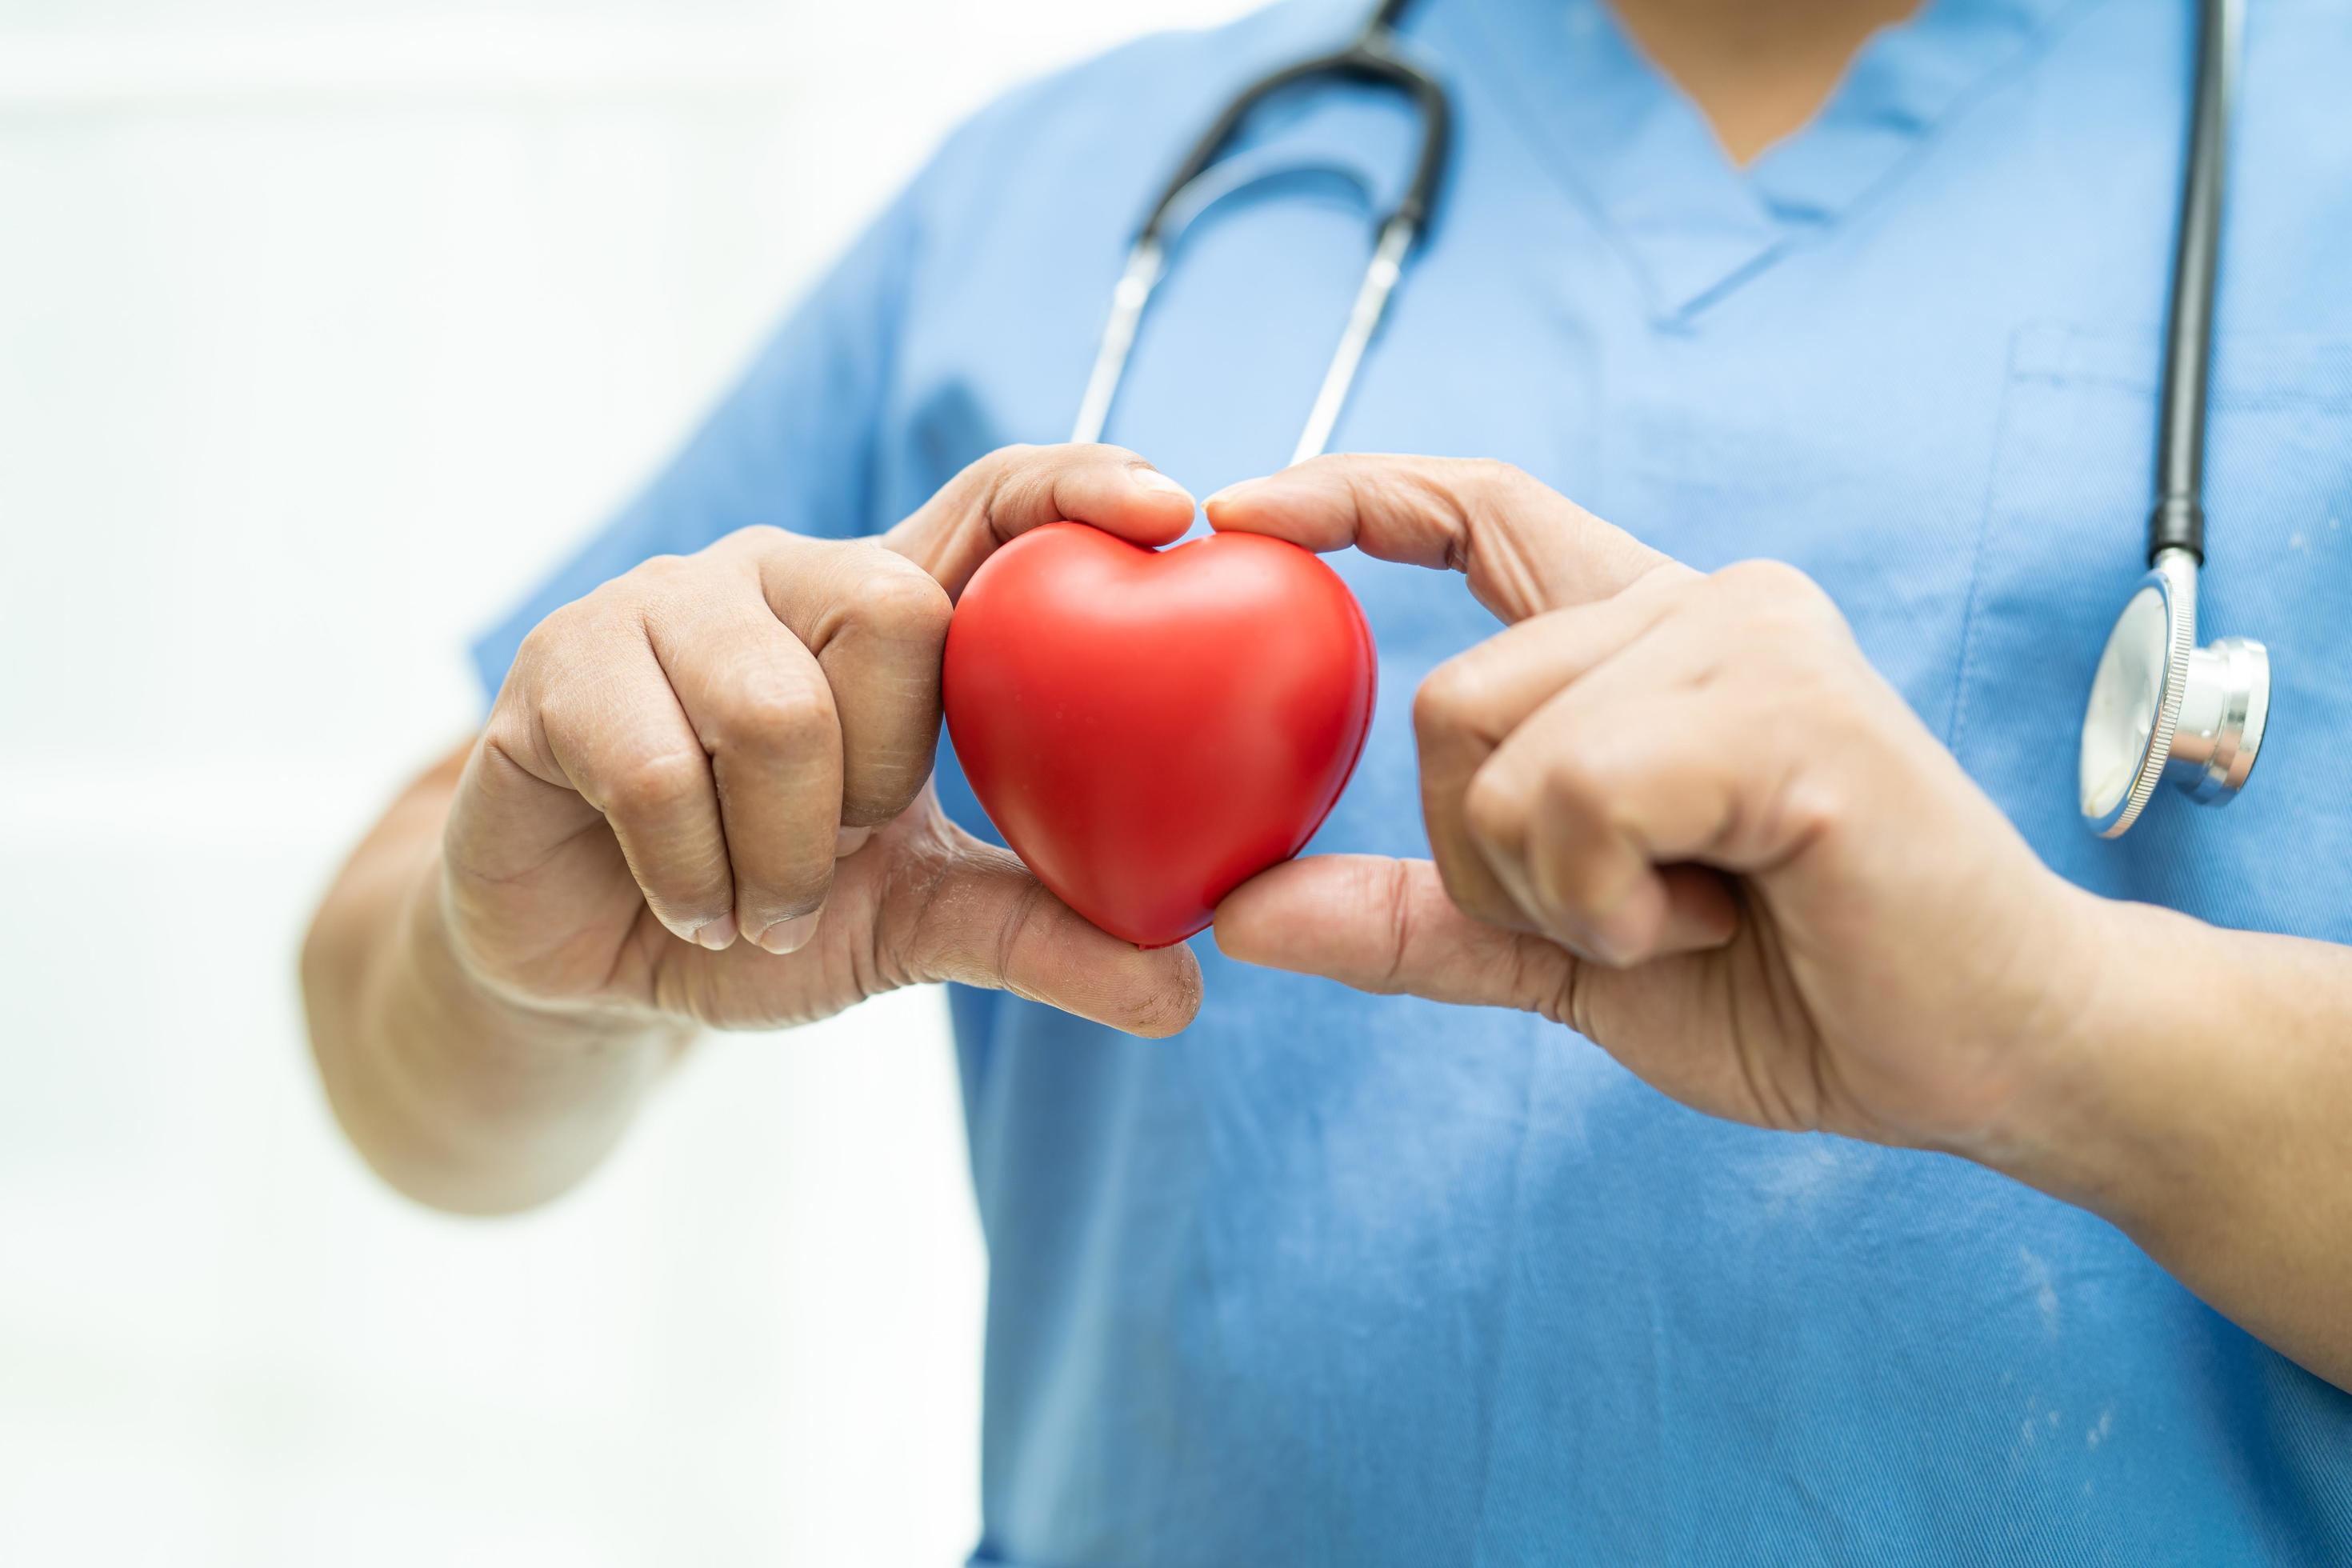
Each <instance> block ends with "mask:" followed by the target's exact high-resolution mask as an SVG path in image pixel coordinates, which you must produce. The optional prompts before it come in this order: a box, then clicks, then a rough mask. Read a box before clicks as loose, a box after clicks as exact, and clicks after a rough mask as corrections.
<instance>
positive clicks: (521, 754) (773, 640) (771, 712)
mask: <svg viewBox="0 0 2352 1568" xmlns="http://www.w3.org/2000/svg"><path fill="white" fill-rule="evenodd" d="M1192 506H1193V503H1192V498H1191V497H1190V496H1189V495H1187V494H1186V493H1185V492H1184V491H1183V489H1181V487H1179V486H1177V485H1176V484H1175V483H1174V482H1173V481H1172V480H1169V479H1163V478H1162V477H1161V476H1160V475H1159V474H1157V473H1156V472H1154V471H1153V470H1152V469H1151V468H1150V467H1149V466H1148V465H1146V464H1145V463H1144V462H1143V460H1142V459H1141V458H1137V457H1135V456H1134V455H1133V454H1131V453H1128V452H1124V451H1121V450H1119V449H1118V448H1117V447H1037V448H1030V447H1013V448H1007V449H1005V450H1003V451H1000V452H997V453H994V454H992V455H991V456H989V457H987V458H982V459H981V460H980V461H979V462H976V463H974V464H972V465H971V467H970V468H966V469H965V470H964V471H963V472H962V473H961V474H960V475H958V476H957V477H956V479H953V480H952V481H950V483H949V484H948V485H947V486H946V487H945V488H944V489H941V490H940V492H939V494H938V495H936V496H934V497H933V498H932V499H931V500H930V501H929V502H928V503H927V504H926V505H925V506H924V507H923V508H922V509H921V510H919V511H917V512H916V513H915V514H914V515H913V516H912V517H910V518H908V520H907V521H904V522H903V523H901V524H899V525H898V527H897V528H896V529H894V530H892V531H890V533H889V534H888V535H887V536H886V537H885V538H884V539H883V540H882V541H880V542H872V541H859V542H831V541H824V540H816V539H808V538H803V537H800V536H798V535H794V534H791V533H787V532H784V531H782V530H778V529H772V528H752V529H746V530H744V531H740V532H739V533H735V534H732V535H730V536H729V537H728V538H726V539H723V540H721V541H719V542H718V543H716V544H713V545H711V546H710V547H709V549H707V550H704V551H702V552H699V553H698V554H695V555H692V556H687V557H676V556H670V557H662V558H659V559H656V560H653V561H648V562H646V563H644V564H643V565H641V566H639V567H637V568H636V569H635V571H632V572H630V573H628V574H625V575H624V576H622V577H620V578H617V579H615V580H614V581H613V582H611V583H608V584H605V585H604V586H603V587H601V588H599V589H597V590H596V591H595V592H594V593H593V594H590V595H588V596H587V597H585V598H583V599H581V600H579V601H577V602H576V603H573V604H572V605H566V606H565V607H564V608H562V609H561V610H558V611H557V612H555V613H554V614H553V615H551V616H549V617H548V618H547V619H546V620H545V621H543V622H542V623H541V625H540V626H538V627H537V628H535V629H534V630H533V631H532V632H531V634H530V637H527V638H525V639H524V642H523V645H522V648H521V651H520V654H519V655H518V656H517V658H516V660H515V663H514V666H513V668H512V669H511V670H510V671H509V674H508V676H507V679H506V683H505V685H504V687H503V689H501V690H500V692H499V698H498V701H497V703H496V705H495V707H494V708H493V710H492V711H491V714H490V718H489V721H488V725H487V726H486V728H485V729H484V731H483V733H482V736H481V738H480V740H479V742H478V743H477V745H476V746H475V749H474V752H473V754H472V756H471V758H470V759H469V761H468V762H467V766H466V769H465V773H464V776H463V778H462V780H461V781H460V783H459V784H458V787H457V797H456V801H455V803H454V805H453V806H452V809H451V811H450V815H449V819H448V826H447V829H446V833H445V834H444V836H443V841H442V855H441V861H440V866H439V868H438V875H439V878H440V879H441V889H440V891H441V901H442V904H443V907H444V909H445V910H446V921H447V923H448V928H449V932H450V939H451V945H452V947H453V948H454V949H455V951H456V952H457V955H458V958H459V959H460V961H461V962H462V963H464V964H465V965H466V966H467V969H469V970H470V971H471V972H473V973H475V975H476V976H477V977H478V978H479V979H481V980H482V981H484V982H485V983H486V984H488V985H489V986H490V987H491V988H492V989H494V990H495V991H497V992H499V993H500V994H504V995H507V996H509V997H510V998H513V999H516V1000H519V1001H522V1002H525V1003H529V1004H532V1005H547V1006H557V1007H564V1008H573V1007H577V1008H583V1009H589V1010H594V1009H620V1010H623V1011H628V1012H638V1013H649V1014H658V1015H664V1016H677V1017H684V1018H690V1019H693V1020H696V1021H698V1022H703V1023H709V1024H716V1025H720V1026H778V1025H785V1024H792V1023H798V1022H803V1021H806V1020H809V1019H814V1018H818V1017H822V1016H826V1015H828V1014H831V1013H835V1012H838V1011H839V1010H840V1009H842V1008H844V1007H845V1006H848V1005H851V1004H852V1003H855V1002H856V1001H859V1000H861V999H863V998H864V997H866V996H868V995H871V994H875V993H877V992H879V991H885V990H889V989H892V988H894V987H897V986H900V985H906V984H913V983H916V982H919V981H930V980H958V981H962V982H965V983H967V984H976V985H986V986H992V987H998V988H1002V989H1005V990H1009V991H1013V992H1014V993H1016V994H1021V995H1024V996H1029V997H1033V998H1035V999H1037V1000H1040V1001H1044V1002H1048V1003H1051V1004H1053V1005H1055V1006H1058V1007H1062V1008H1065V1009H1066V1010H1068V1011H1070V1012H1073V1013H1077V1014H1080V1015H1082V1016H1087V1017H1089V1018H1094V1019H1097V1020H1098V1021H1100V1022H1103V1023H1107V1024H1110V1025H1113V1026H1118V1027H1119V1028H1123V1029H1127V1030H1129V1031H1130V1032H1133V1033H1137V1034H1143V1035H1167V1034H1172V1033H1174V1032H1175V1031H1176V1030H1178V1029H1181V1028H1182V1027H1183V1026H1184V1025H1185V1024H1187V1023H1188V1022H1190V1021H1191V1018H1192V1014H1193V1012H1194V1010H1195V1009H1196V1008H1197V1007H1198V1005H1199V1002H1200V988H1201V983H1200V971H1199V968H1198V965H1197V964H1196V963H1195V962H1194V960H1193V959H1192V954H1191V953H1190V952H1188V951H1187V950H1186V949H1184V948H1181V947H1175V948H1170V949H1167V950H1165V951H1161V952H1139V951H1137V950H1136V949H1135V948H1134V947H1133V946H1131V945H1130V944H1129V943H1127V942H1120V941H1118V940H1117V939H1116V938H1113V937H1111V936H1108V935H1107V934H1105V933H1104V932H1102V931H1098V930H1097V929H1096V928H1095V927H1093V926H1092V925H1089V924H1088V923H1087V921H1084V920H1081V919H1080V918H1079V917H1078V916H1077V915H1076V914H1074V913H1072V912H1071V911H1070V910H1069V909H1068V908H1066V906H1065V905H1063V904H1062V903H1061V901H1060V900H1057V899H1055V897H1054V896H1053V895H1052V894H1050V893H1048V892H1047V891H1045V889H1044V888H1043V887H1042V886H1040V885H1039V884H1038V883H1037V881H1036V880H1035V879H1034V878H1032V877H1031V876H1030V875H1029V873H1028V872H1027V871H1026V870H1025V869H1024V868H1022V866H1021V864H1020V862H1019V861H1018V860H1016V859H1014V858H1013V857H1012V856H1010V855H1008V854H1006V853H1004V852H1003V850H1000V849H996V848H993V847H990V846H986V845H983V844H982V843H981V842H979V841H978V840H977V839H974V838H973V837H971V835H969V834H967V833H965V832H963V831H962V830H961V828H958V827H957V826H954V825H953V824H951V823H950V822H949V821H948V820H947V818H946V816H944V815H943V814H942V813H941V812H940V807H939V805H938V802H937V800H936V798H935V797H934V795H932V793H931V791H930V790H929V787H928V786H927V781H928V779H929V775H930V771H931V760H932V752H933V750H934V747H935V744H936V742H937V737H938V733H939V725H940V652H941V649H942V647H943V646H944V643H945V639H946V637H947V628H948V618H949V615H950V601H951V599H952V597H953V596H954V595H955V594H957V593H958V592H960V591H961V588H962V586H963V584H964V583H965V581H966V580H967V579H969V578H970V576H971V574H972V572H973V571H974V570H976V569H977V568H978V566H979V565H980V563H981V562H982V560H983V559H985V558H986V556H987V555H988V553H989V552H990V551H991V550H992V549H994V548H995V547H996V546H997V545H998V544H1000V543H1002V542H1004V541H1005V540H1007V539H1010V538H1012V537H1013V535H1015V534H1017V533H1020V532H1022V531H1025V530H1027V529H1030V528H1034V527H1035V526H1037V525H1039V524H1041V523H1045V522H1049V521H1055V520H1056V519H1061V518H1068V519H1075V520H1077V521H1085V522H1089V523H1092V524H1094V525H1095V526H1097V527H1098V528H1102V529H1106V530H1108V531H1110V532H1113V533H1117V534H1119V535H1121V536H1122V537H1125V538H1129V539H1133V540H1136V541H1138V542H1144V543H1152V544H1158V543H1165V542H1168V541H1170V540H1172V539H1174V538H1176V537H1177V536H1178V535H1179V534H1181V533H1182V532H1183V531H1184V530H1185V529H1186V527H1188V526H1189V525H1190V523H1191V521H1192Z"/></svg>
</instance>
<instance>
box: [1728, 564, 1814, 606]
mask: <svg viewBox="0 0 2352 1568" xmlns="http://www.w3.org/2000/svg"><path fill="white" fill-rule="evenodd" d="M1715 580H1716V582H1717V584H1718V585H1720V586H1721V587H1723V588H1724V589H1726V590H1727V591H1728V592H1730V593H1731V594H1733V595H1737V596H1738V598H1739V599H1740V600H1742V601H1743V602H1745V603H1748V604H1750V605H1790V606H1798V607H1801V608H1802V609H1804V610H1807V611H1818V610H1819V609H1820V608H1821V607H1822V606H1824V605H1829V603H1830V597H1829V595H1828V594H1827V593H1825V592H1823V591H1822V585H1821V584H1818V583H1816V582H1814V581H1813V580H1812V578H1811V577H1810V576H1808V575H1806V574H1805V573H1803V572H1802V571H1800V570H1799V569H1798V568H1796V567H1794V566H1791V565H1790V564H1789V563H1787V562H1785V561H1769V560H1756V561H1739V562H1735V563H1732V564H1731V565H1729V566H1726V567H1725V568H1723V569H1722V570H1721V571H1719V572H1717V574H1715Z"/></svg>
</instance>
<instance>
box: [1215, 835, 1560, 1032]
mask: <svg viewBox="0 0 2352 1568" xmlns="http://www.w3.org/2000/svg"><path fill="white" fill-rule="evenodd" d="M1216 932H1217V947H1218V949H1219V951H1221V952H1223V953H1224V955H1225V956H1226V957H1227V958H1234V959H1239V960H1240V961H1241V962H1242V963H1256V964H1263V965H1265V967H1266V968H1269V969H1287V970H1292V971H1295V972H1297V973H1302V974H1320V975H1322V976H1324V977H1325V978H1327V979H1330V980H1336V981H1338V982H1339V984H1342V985H1349V986H1353V987H1354V988H1355V989H1356V990H1359V991H1371V992H1377V993H1380V994H1383V995H1394V994H1400V993H1402V994H1411V995H1414V996H1426V997H1428V998H1429V999H1430V1000H1431V1001H1433V1002H1453V1003H1459V1004H1462V1005H1466V1006H1489V1007H1517V1008H1518V1009H1519V1010H1520V1011H1522V1012H1528V1013H1540V1014H1542V1015H1544V1016H1546V1017H1548V1018H1550V1019H1551V1020H1553V1021H1554V1022H1555V1023H1560V1024H1568V1025H1570V1026H1571V1027H1574V1026H1575V1025H1574V1022H1573V1020H1572V1019H1571V1017H1570V1014H1571V1013H1572V1012H1573V1011H1574V1008H1575V1003H1576V1000H1577V998H1576V991H1577V986H1578V984H1579V981H1580V979H1582V978H1583V974H1582V973H1580V970H1582V969H1583V968H1584V966H1583V965H1581V964H1580V962H1579V960H1578V959H1577V958H1576V957H1575V955H1574V954H1572V953H1570V952H1569V951H1568V950H1567V949H1565V948H1563V947H1560V946H1559V945H1558V944H1556V943H1554V942H1549V941H1546V940H1545V939H1544V938H1542V937H1539V936H1531V935H1528V934H1527V933H1525V932H1521V931H1505V930H1503V929H1502V928H1501V927H1499V926H1490V925H1486V924H1485V923H1484V922H1482V921H1474V920H1472V919H1471V918H1470V917H1469V916H1468V915H1465V914H1464V913H1463V912H1462V911H1461V910H1459V909H1457V908H1455V907H1454V900H1452V899H1449V898H1447V897H1446V895H1445V884H1444V882H1443V881H1441V880H1440V879H1439V878H1438V875H1437V868H1436V867H1435V866H1434V865H1433V864H1431V863H1430V862H1429V861H1427V860H1391V859H1388V858H1385V857H1382V856H1378V855H1316V856H1310V857H1308V858H1306V859H1304V860H1290V861H1286V862H1285V863H1283V864H1282V865H1279V866H1276V867H1275V868H1273V869H1272V870H1269V871H1264V872H1261V873H1259V874H1258V875H1257V876H1255V877H1253V878H1251V879H1249V880H1248V881H1246V882H1244V883H1243V884H1242V885H1241V886H1240V887H1239V888H1236V889H1234V891H1233V892H1232V893H1230V894H1228V895H1227V896H1226V898H1225V901H1224V902H1223V903H1222V904H1219V905H1218V906H1217V924H1216Z"/></svg>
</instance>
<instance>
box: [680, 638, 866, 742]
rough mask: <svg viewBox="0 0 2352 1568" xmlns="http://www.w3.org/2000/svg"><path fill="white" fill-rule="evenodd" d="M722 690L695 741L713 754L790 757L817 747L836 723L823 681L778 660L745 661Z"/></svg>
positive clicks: (830, 700) (827, 736) (831, 731)
mask: <svg viewBox="0 0 2352 1568" xmlns="http://www.w3.org/2000/svg"><path fill="white" fill-rule="evenodd" d="M723 691H724V695H723V696H722V697H721V698H720V700H719V701H718V702H716V703H714V704H713V706H712V712H711V714H710V717H709V719H708V720H707V721H705V724H704V726H703V729H704V733H703V735H702V737H701V740H702V743H703V745H704V746H705V747H706V748H708V749H709V751H711V752H714V753H733V754H736V755H741V756H756V757H773V758H782V757H790V756H793V755H797V754H799V753H802V752H806V751H808V750H809V749H810V748H812V747H814V746H817V745H820V744H823V743H824V742H825V741H826V740H828V739H829V738H830V736H831V735H832V734H833V732H834V731H835V730H836V729H837V728H838V725H839V721H838V719H837V718H836V717H835V712H834V706H833V692H832V690H831V689H830V688H828V687H827V686H826V685H825V683H824V680H823V679H821V678H819V677H817V676H815V675H814V674H811V673H809V672H807V671H803V670H800V669H796V668H793V667H792V666H790V665H786V664H783V663H782V662H781V661H779V660H775V659H772V658H758V659H751V660H747V661H746V662H745V663H744V664H743V665H742V666H741V667H740V668H738V669H737V670H735V671H734V672H732V673H731V674H730V677H729V678H728V679H727V680H726V681H725V683H724V686H723Z"/></svg>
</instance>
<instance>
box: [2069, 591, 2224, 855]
mask: <svg viewBox="0 0 2352 1568" xmlns="http://www.w3.org/2000/svg"><path fill="white" fill-rule="evenodd" d="M2270 710H2271V658H2270V653H2269V651H2268V650H2267V649H2265V648H2264V647H2263V645H2262V644H2260V643H2258V642H2256V641H2254V640H2253V639H2252V637H2219V638H2216V639H2215V640H2214V641H2213V642H2211V643H2210V644H2209V645H2207V646H2206V647H2198V646H2197V562H2196V559H2195V557H2193V556H2191V555H2190V554H2189V552H2187V551H2185V550H2168V551H2166V552H2163V553H2162V554H2161V555H2159V556H2158V558H2157V563H2156V564H2155V565H2154V566H2153V567H2151V568H2149V570H2148V574H2147V577H2146V578H2144V579H2143V580H2142V581H2141V583H2140V585H2139V587H2138V588H2137V590H2136V591H2135V592H2134V593H2133V594H2132V596H2131V598H2130V599H2129V601H2127V602H2126V604H2125V605H2124V613H2123V614H2122V615H2121V616H2117V617H2116V629H2115V630H2114V631H2113V632H2111V633H2109V634H2108V636H2107V646H2106V649H2105V652H2103V653H2101V654H2100V656H2099V668H2098V673H2097V674H2095V675H2094V676H2093V677H2092V678H2091V700H2090V705H2089V707H2088V709H2087V710H2085V711H2084V715H2083V752H2082V772H2081V779H2080V784H2081V789H2082V809H2083V817H2084V821H2085V822H2087V823H2088V824H2089V825H2090V827H2091V829H2092V831H2093V832H2095V833H2097V834H2098V835H2099V836H2100V837H2105V838H2114V837H2119V836H2120V835H2121V834H2122V833H2123V832H2124V831H2125V830H2126V828H2128V827H2130V826H2131V825H2132V824H2133V823H2134V822H2136V821H2137V820H2138V819H2139V814H2140V812H2141V811H2142V810H2143V809H2145V808H2146V806H2147V803H2148V800H2149V798H2150V797H2151V796H2153V795H2155V794H2156V786H2157V785H2158V784H2160V783H2162V782H2163V781H2164V780H2165V779H2167V778H2170V779H2171V780H2172V781H2173V782H2174V783H2175V784H2178V785H2179V787H2180V788H2181V789H2183V790H2184V791H2186V792H2187V793H2188V795H2189V797H2190V798H2191V799H2193V800H2197V801H2200V802H2202V803H2205V804H2208V805H2218V804H2220V803H2221V802H2224V801H2227V800H2229V799H2231V797H2232V796H2234V795H2236V794H2237V793H2238V791H2239V790H2241V789H2242V788H2244V787H2245V783H2246V779H2247V777H2248V775H2249V774H2251V773H2252V772H2253V771H2254V759H2255V757H2256V756H2257V755H2259V754H2260V753H2261V751H2262V746H2263V727H2264V725H2265V724H2266V723H2267V722H2268V721H2269V719H2270Z"/></svg>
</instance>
